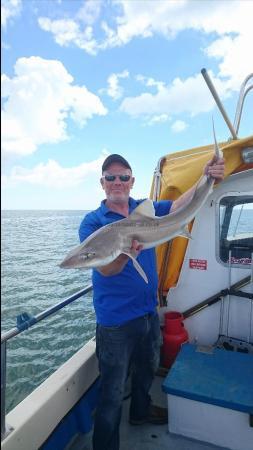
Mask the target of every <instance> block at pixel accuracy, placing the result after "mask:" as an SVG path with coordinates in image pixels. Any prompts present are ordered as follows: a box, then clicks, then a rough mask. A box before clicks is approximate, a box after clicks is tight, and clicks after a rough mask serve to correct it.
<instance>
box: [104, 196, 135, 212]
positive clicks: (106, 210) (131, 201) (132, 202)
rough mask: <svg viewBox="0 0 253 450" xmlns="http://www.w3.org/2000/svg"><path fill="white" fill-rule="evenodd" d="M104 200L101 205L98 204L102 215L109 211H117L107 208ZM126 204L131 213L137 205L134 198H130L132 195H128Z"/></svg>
mask: <svg viewBox="0 0 253 450" xmlns="http://www.w3.org/2000/svg"><path fill="white" fill-rule="evenodd" d="M105 202H106V200H102V202H101V205H100V208H101V212H102V214H103V215H104V216H106V215H107V214H109V213H113V214H117V213H115V211H112V210H111V209H109V208H108V207H107V206H106V204H105ZM128 204H129V213H131V212H132V211H133V210H134V209H135V208H136V207H137V206H138V202H137V201H136V200H134V198H132V197H129V200H128ZM118 215H121V214H118Z"/></svg>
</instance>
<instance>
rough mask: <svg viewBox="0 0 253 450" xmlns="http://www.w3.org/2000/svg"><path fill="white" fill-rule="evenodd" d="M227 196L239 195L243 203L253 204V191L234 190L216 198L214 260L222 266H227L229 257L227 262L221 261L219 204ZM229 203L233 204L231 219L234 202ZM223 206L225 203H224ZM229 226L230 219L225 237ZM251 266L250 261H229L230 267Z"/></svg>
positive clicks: (247, 267) (242, 267) (246, 267)
mask: <svg viewBox="0 0 253 450" xmlns="http://www.w3.org/2000/svg"><path fill="white" fill-rule="evenodd" d="M229 197H233V198H235V197H239V198H241V199H242V200H243V199H244V200H245V202H244V203H252V205H253V192H246V193H245V192H238V191H237V192H235V191H231V192H226V193H223V194H222V196H221V197H219V198H218V199H217V201H216V212H215V216H216V217H215V226H216V233H215V235H216V239H215V241H216V246H215V257H216V260H217V261H218V263H219V264H221V265H222V266H224V267H229V265H230V264H229V259H228V260H227V262H225V261H223V259H222V258H221V229H220V216H221V204H222V200H224V199H226V198H229ZM247 199H249V202H247V201H246V200H247ZM238 204H243V202H242V203H240V202H238ZM231 205H233V206H232V208H231V216H230V219H231V217H232V214H233V208H234V206H235V203H234V202H231ZM224 206H225V205H224ZM225 208H227V206H225ZM229 226H230V221H229V222H228V226H227V229H226V232H227V233H226V236H225V237H227V235H228V230H229ZM252 236H253V232H252ZM252 253H253V250H252ZM252 253H251V255H252ZM251 258H252V256H251ZM251 266H252V261H251V262H250V263H249V264H240V263H233V262H232V261H231V267H233V268H236V267H237V268H240V269H249V268H251Z"/></svg>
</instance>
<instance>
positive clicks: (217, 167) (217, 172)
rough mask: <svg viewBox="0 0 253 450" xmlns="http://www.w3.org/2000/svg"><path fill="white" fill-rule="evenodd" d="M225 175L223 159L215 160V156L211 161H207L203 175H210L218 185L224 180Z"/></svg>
mask: <svg viewBox="0 0 253 450" xmlns="http://www.w3.org/2000/svg"><path fill="white" fill-rule="evenodd" d="M224 173H225V160H224V158H219V159H217V157H216V156H214V157H213V159H211V161H208V163H207V165H206V167H205V169H204V174H205V175H210V176H211V177H213V178H214V179H215V182H216V183H219V182H220V181H221V180H223V178H224Z"/></svg>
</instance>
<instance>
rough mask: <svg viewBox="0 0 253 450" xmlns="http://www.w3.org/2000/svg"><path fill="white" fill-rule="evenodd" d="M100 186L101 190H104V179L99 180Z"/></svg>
mask: <svg viewBox="0 0 253 450" xmlns="http://www.w3.org/2000/svg"><path fill="white" fill-rule="evenodd" d="M100 184H101V186H102V189H104V179H103V178H100Z"/></svg>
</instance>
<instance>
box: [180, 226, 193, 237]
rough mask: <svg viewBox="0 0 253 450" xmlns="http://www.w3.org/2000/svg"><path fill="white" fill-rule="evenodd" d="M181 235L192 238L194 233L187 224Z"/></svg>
mask: <svg viewBox="0 0 253 450" xmlns="http://www.w3.org/2000/svg"><path fill="white" fill-rule="evenodd" d="M179 235H180V236H182V237H185V238H187V239H192V235H191V233H190V232H189V230H188V226H187V225H186V226H185V227H184V228H183V229H182V230H181V232H180V234H179Z"/></svg>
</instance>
